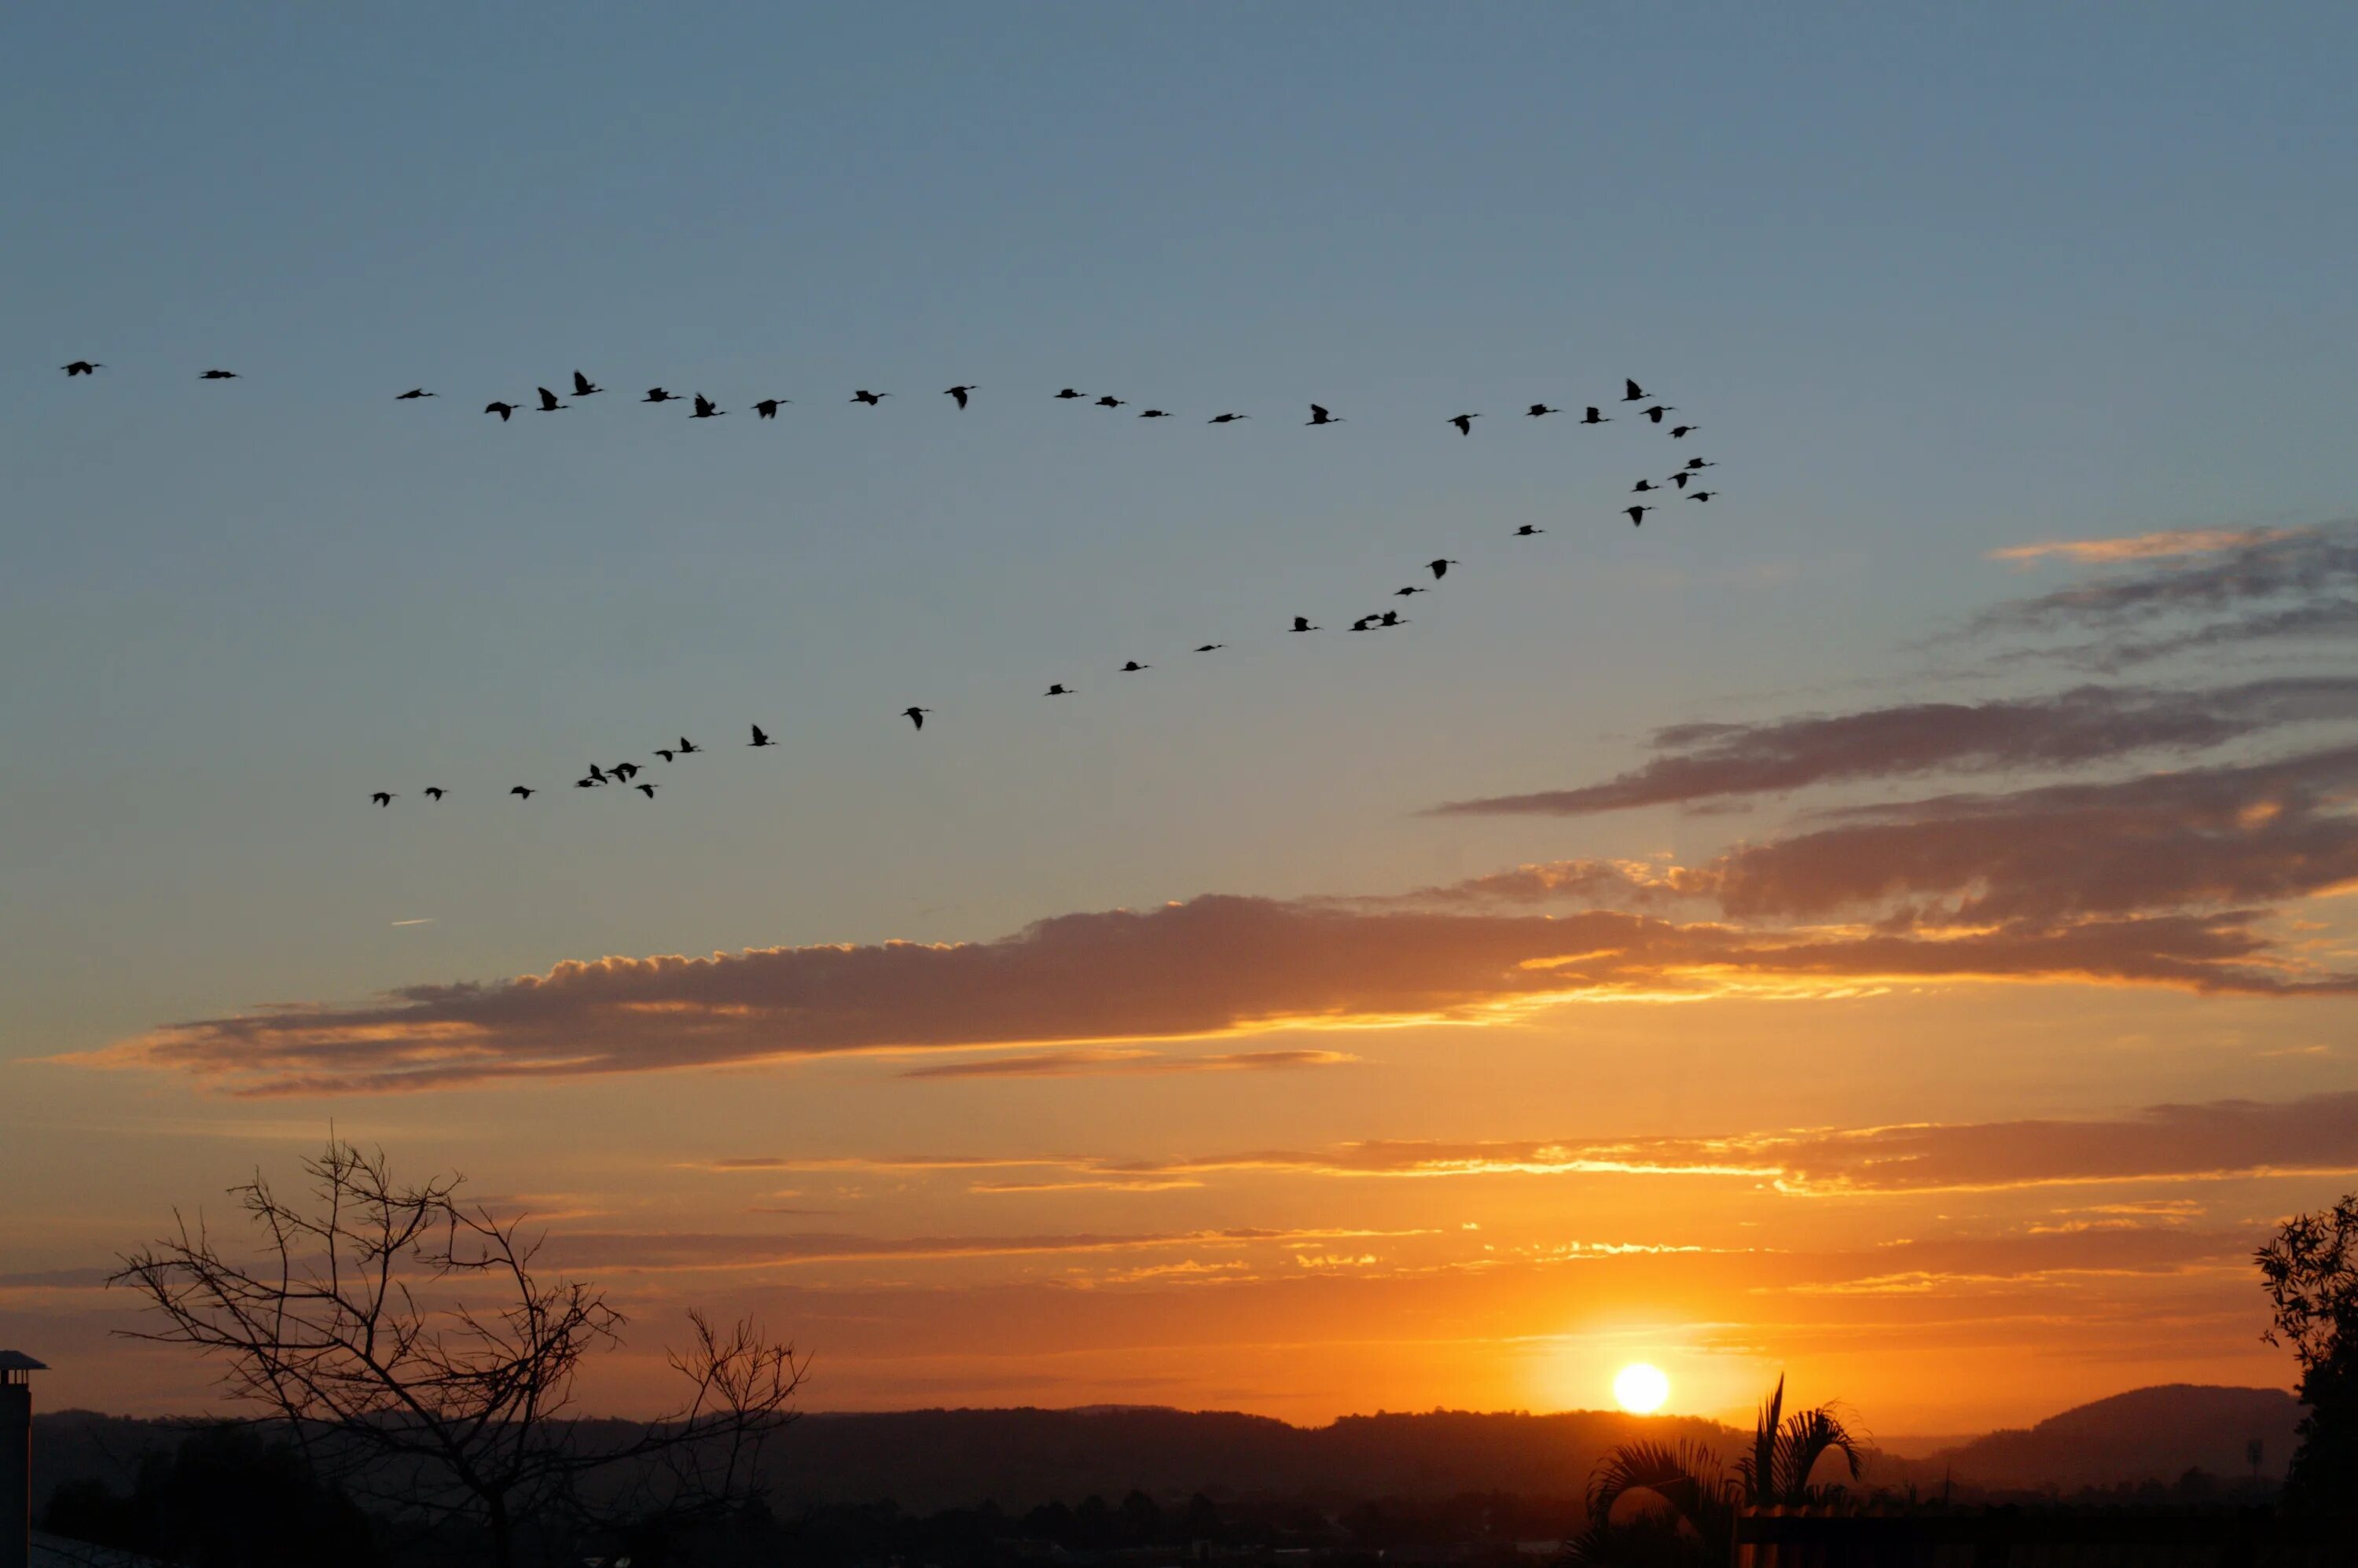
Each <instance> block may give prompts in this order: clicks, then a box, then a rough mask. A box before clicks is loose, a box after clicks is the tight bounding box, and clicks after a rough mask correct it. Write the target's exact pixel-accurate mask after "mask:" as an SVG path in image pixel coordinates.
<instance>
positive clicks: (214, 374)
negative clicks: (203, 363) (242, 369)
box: [197, 370, 237, 381]
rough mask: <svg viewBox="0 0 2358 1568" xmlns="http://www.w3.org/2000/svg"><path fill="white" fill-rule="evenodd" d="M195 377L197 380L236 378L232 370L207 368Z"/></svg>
mask: <svg viewBox="0 0 2358 1568" xmlns="http://www.w3.org/2000/svg"><path fill="white" fill-rule="evenodd" d="M197 379H198V380H199V381H235V380H236V379H237V372H235V371H233V370H209V371H207V372H205V373H204V374H202V375H200V376H199V377H197Z"/></svg>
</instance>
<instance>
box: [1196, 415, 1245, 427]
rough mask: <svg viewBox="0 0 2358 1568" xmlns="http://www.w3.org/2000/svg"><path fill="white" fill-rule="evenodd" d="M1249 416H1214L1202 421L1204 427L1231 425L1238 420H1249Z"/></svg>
mask: <svg viewBox="0 0 2358 1568" xmlns="http://www.w3.org/2000/svg"><path fill="white" fill-rule="evenodd" d="M1251 417H1252V416H1251V415H1249V414H1215V415H1213V416H1211V417H1210V418H1209V419H1206V420H1205V421H1204V423H1205V424H1206V425H1233V424H1235V423H1236V422H1237V421H1238V420H1239V419H1249V418H1251Z"/></svg>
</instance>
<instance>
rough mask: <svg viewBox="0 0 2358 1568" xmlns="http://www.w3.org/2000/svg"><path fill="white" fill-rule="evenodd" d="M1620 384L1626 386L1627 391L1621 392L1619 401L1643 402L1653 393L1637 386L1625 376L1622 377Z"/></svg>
mask: <svg viewBox="0 0 2358 1568" xmlns="http://www.w3.org/2000/svg"><path fill="white" fill-rule="evenodd" d="M1621 384H1622V385H1623V386H1624V387H1626V388H1628V390H1627V391H1625V392H1623V393H1622V394H1621V401H1622V402H1624V403H1643V402H1645V401H1646V399H1648V398H1650V397H1651V396H1653V394H1652V393H1650V392H1648V391H1647V390H1646V389H1645V388H1644V387H1642V386H1639V384H1637V383H1636V382H1634V381H1631V380H1629V379H1628V377H1626V376H1625V377H1623V378H1622V381H1621Z"/></svg>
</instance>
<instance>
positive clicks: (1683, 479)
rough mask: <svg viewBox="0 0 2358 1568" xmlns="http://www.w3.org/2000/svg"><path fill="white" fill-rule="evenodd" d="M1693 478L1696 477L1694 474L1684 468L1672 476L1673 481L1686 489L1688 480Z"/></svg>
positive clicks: (1682, 488)
mask: <svg viewBox="0 0 2358 1568" xmlns="http://www.w3.org/2000/svg"><path fill="white" fill-rule="evenodd" d="M1693 478H1694V475H1693V474H1691V473H1689V472H1688V471H1687V470H1684V469H1681V470H1679V471H1678V472H1676V473H1674V474H1672V475H1671V483H1672V484H1675V485H1677V486H1678V487H1679V488H1680V489H1681V490H1684V489H1685V488H1686V487H1687V481H1689V480H1691V479H1693Z"/></svg>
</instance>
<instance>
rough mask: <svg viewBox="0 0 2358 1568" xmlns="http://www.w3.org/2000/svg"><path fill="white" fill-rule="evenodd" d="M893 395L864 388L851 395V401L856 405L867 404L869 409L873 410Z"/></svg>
mask: <svg viewBox="0 0 2358 1568" xmlns="http://www.w3.org/2000/svg"><path fill="white" fill-rule="evenodd" d="M890 396H892V394H891V393H889V392H871V391H869V390H868V389H867V388H866V387H864V386H863V387H861V388H860V390H859V391H858V392H855V393H853V394H852V395H851V401H852V402H854V403H865V404H866V405H868V406H869V407H871V408H873V407H875V406H877V405H878V404H880V403H882V402H883V401H884V400H885V399H886V398H888V397H890Z"/></svg>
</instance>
